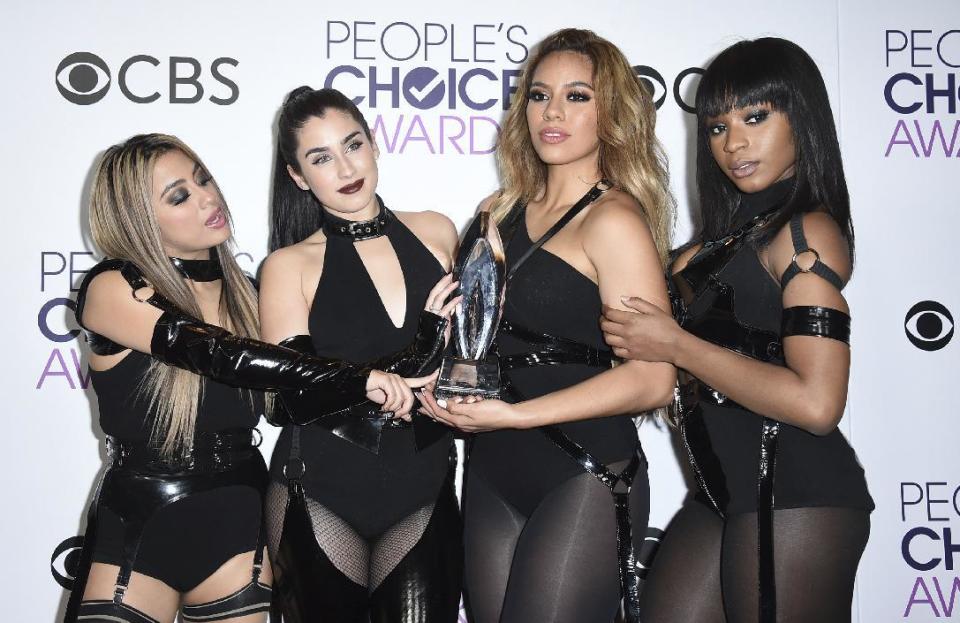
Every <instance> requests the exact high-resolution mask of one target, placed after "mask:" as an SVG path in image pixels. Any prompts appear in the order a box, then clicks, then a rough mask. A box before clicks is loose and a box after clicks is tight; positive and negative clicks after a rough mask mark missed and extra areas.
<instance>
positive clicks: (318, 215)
mask: <svg viewBox="0 0 960 623" xmlns="http://www.w3.org/2000/svg"><path fill="white" fill-rule="evenodd" d="M327 109H333V110H339V111H340V112H344V113H347V114H348V115H350V117H352V118H353V120H354V121H356V122H357V123H358V124H360V127H361V128H362V129H363V133H364V134H365V135H366V137H367V140H373V139H372V136H371V133H370V126H369V125H367V120H366V119H365V118H364V116H363V113H361V112H360V109H359V108H357V105H356V104H354V103H353V101H352V100H351V99H350V98H349V97H347V96H346V95H344V94H343V93H341V92H340V91H338V90H336V89H312V88H311V87H307V86H303V87H297V88H296V89H294V90H293V91H290V93H288V94H287V97H286V98H285V99H284V101H283V107H282V108H281V109H280V116H279V118H278V120H277V154H276V159H275V163H274V169H273V201H272V202H271V206H270V238H269V240H270V242H269V247H270V252H271V253H272V252H274V251H276V250H277V249H281V248H283V247H288V246H290V245H292V244H296V243H298V242H301V241H303V240H305V239H306V238H307V237H309V236H310V235H311V234H313V232H315V231H317V230H318V229H320V225H321V224H322V223H323V206H322V205H321V204H320V202H319V201H318V200H317V198H316V196H314V194H313V193H312V192H310V191H309V190H302V189H301V188H300V187H299V186H297V185H296V183H294V181H293V179H291V178H290V173H289V172H288V171H287V165H290V166H291V167H292V168H293V170H294V171H296V172H297V173H300V164H299V163H298V162H297V146H298V144H299V138H298V136H297V131H298V130H299V129H300V128H302V127H303V126H304V125H305V124H306V123H307V121H309V120H310V118H312V117H321V118H322V117H323V116H324V115H325V114H326V112H327Z"/></svg>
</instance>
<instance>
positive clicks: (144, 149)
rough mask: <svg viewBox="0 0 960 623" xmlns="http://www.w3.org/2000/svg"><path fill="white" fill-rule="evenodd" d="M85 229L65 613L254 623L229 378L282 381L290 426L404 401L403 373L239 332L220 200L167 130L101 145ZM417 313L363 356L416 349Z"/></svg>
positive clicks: (423, 344)
mask: <svg viewBox="0 0 960 623" xmlns="http://www.w3.org/2000/svg"><path fill="white" fill-rule="evenodd" d="M90 230H91V233H92V235H93V240H94V242H95V244H96V245H97V248H98V250H99V251H100V252H102V253H103V254H105V255H106V257H107V258H110V259H106V260H104V261H102V262H100V263H99V264H97V265H96V266H95V267H94V268H92V269H91V270H90V271H89V272H88V273H87V275H86V277H85V278H84V281H83V283H82V284H81V286H80V290H79V292H78V294H77V310H76V315H77V319H78V321H79V322H80V324H81V326H82V327H83V328H84V330H85V332H86V335H87V340H88V342H89V344H90V348H91V350H92V354H91V356H90V366H91V368H92V370H91V372H90V376H91V381H92V383H93V387H94V390H95V391H96V393H97V397H98V402H99V410H100V425H101V428H102V429H103V431H104V432H105V433H106V434H107V436H108V437H107V447H108V450H109V453H110V457H111V461H110V466H109V467H108V469H107V470H106V472H105V474H104V476H103V479H102V481H101V483H100V486H99V488H98V493H97V496H96V499H95V501H94V503H93V504H92V506H91V510H90V514H89V518H88V522H87V535H86V537H85V541H84V547H83V550H82V553H81V560H80V570H79V572H78V573H77V581H76V585H75V587H74V589H73V594H72V595H71V598H70V602H69V604H68V607H67V611H66V616H65V619H64V620H65V621H66V623H74V622H75V621H89V622H96V623H106V622H114V623H117V622H120V623H157V622H164V623H170V622H172V621H173V620H174V618H175V617H176V616H177V614H178V613H179V614H180V616H181V617H182V620H184V621H231V622H234V623H257V622H262V621H265V620H266V612H267V610H268V609H269V607H270V602H271V589H270V584H271V571H270V566H269V564H268V562H267V560H266V559H265V558H264V545H265V534H264V532H263V529H262V525H263V520H262V517H261V514H262V508H263V496H264V493H265V490H266V485H267V470H266V466H265V465H264V463H263V458H262V457H261V456H260V453H259V451H258V450H257V449H256V447H255V446H254V444H253V438H254V436H253V435H252V430H253V427H254V426H255V425H256V424H257V421H258V420H259V416H260V413H261V412H262V410H263V398H262V394H260V393H259V392H252V391H247V390H241V389H237V388H238V387H243V388H252V389H261V390H290V391H288V392H285V393H286V395H287V397H288V398H289V399H290V403H291V406H292V407H299V408H300V409H301V410H302V413H301V412H299V411H298V410H296V409H294V411H295V412H297V418H298V420H300V421H305V420H310V419H316V418H320V419H322V418H323V417H327V416H328V415H330V414H335V413H338V412H340V411H341V410H343V409H345V408H348V407H350V406H351V405H354V404H358V403H362V402H365V401H366V394H367V392H370V393H371V395H374V396H375V397H380V398H381V400H382V401H383V402H384V405H383V407H382V408H385V409H389V410H404V409H406V410H409V409H410V408H411V406H412V404H413V396H412V394H411V391H410V389H409V387H407V383H406V382H405V381H409V379H402V378H400V377H399V376H397V375H396V374H393V373H387V372H380V371H377V370H372V369H370V368H367V367H364V366H357V365H351V364H345V363H343V362H342V361H339V360H330V359H321V358H318V357H315V356H309V355H303V354H301V353H298V352H297V351H294V350H291V349H287V348H281V347H279V346H275V345H273V344H267V343H264V342H260V341H258V340H256V339H255V338H256V337H257V336H258V334H259V329H258V322H257V314H256V292H255V291H254V287H253V284H252V283H251V281H250V280H249V279H248V278H247V277H246V276H245V275H244V274H243V273H242V272H241V270H240V268H239V267H238V266H237V263H236V261H235V260H234V257H233V240H232V237H231V226H230V213H229V211H228V209H227V206H226V203H225V202H224V200H223V197H222V196H221V194H220V190H219V188H218V187H217V185H216V183H215V182H214V181H213V177H212V176H211V175H210V174H209V173H208V172H207V169H206V167H205V166H204V165H203V163H202V162H201V161H200V158H199V157H198V156H197V155H196V154H195V153H194V152H193V151H192V150H190V148H189V147H187V146H186V145H185V144H184V143H183V142H181V141H180V140H178V139H177V138H175V137H173V136H166V135H162V134H147V135H140V136H134V137H133V138H131V139H129V140H128V141H126V142H124V143H122V144H120V145H115V146H113V147H110V148H109V149H107V151H106V152H105V153H104V155H103V157H102V158H101V159H100V161H99V163H98V165H97V169H96V173H95V176H94V182H93V189H92V192H91V197H90ZM424 326H425V327H427V328H432V329H433V330H432V333H431V334H430V335H427V334H425V333H424V334H421V335H420V336H419V344H418V346H419V349H415V348H411V349H408V350H407V351H406V352H405V353H404V354H403V356H402V357H400V358H398V359H396V360H394V361H382V362H378V365H379V366H381V368H382V369H385V370H391V371H395V370H394V368H396V369H400V368H404V369H405V368H406V367H410V366H409V365H408V364H409V361H408V360H417V361H425V360H426V359H427V357H428V356H429V355H430V354H431V353H432V351H433V350H435V349H436V348H439V346H438V345H439V344H442V342H443V332H442V330H441V329H442V323H435V324H434V325H433V326H432V327H431V326H430V325H428V324H425V325H424ZM228 330H229V331H230V332H228ZM231 332H232V333H231ZM421 382H425V381H421ZM413 384H414V385H416V383H413ZM300 390H304V391H300Z"/></svg>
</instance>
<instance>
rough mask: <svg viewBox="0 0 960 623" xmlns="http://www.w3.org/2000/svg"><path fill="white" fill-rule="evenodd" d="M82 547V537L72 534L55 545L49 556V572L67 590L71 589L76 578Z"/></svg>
mask: <svg viewBox="0 0 960 623" xmlns="http://www.w3.org/2000/svg"><path fill="white" fill-rule="evenodd" d="M82 548H83V537H82V536H72V537H69V538H67V539H64V540H63V542H62V543H60V544H59V545H57V547H56V548H54V550H53V554H52V555H51V556H50V573H51V574H52V575H53V579H54V580H55V581H56V583H57V584H59V585H60V586H62V587H63V588H65V589H67V590H68V591H69V590H73V585H74V583H75V582H76V580H77V573H78V572H79V570H80V551H81V549H82Z"/></svg>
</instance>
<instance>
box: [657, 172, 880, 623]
mask: <svg viewBox="0 0 960 623" xmlns="http://www.w3.org/2000/svg"><path fill="white" fill-rule="evenodd" d="M792 186H793V180H792V179H788V180H785V181H783V182H779V183H778V184H775V185H773V186H771V187H769V188H767V189H765V190H763V191H760V192H758V193H755V194H752V195H742V196H741V201H740V206H739V208H738V211H737V213H736V215H735V219H734V221H735V222H734V225H733V228H732V230H731V232H730V233H729V234H728V235H727V236H724V237H722V238H720V239H718V240H716V241H707V242H705V243H704V244H703V246H702V248H701V249H700V250H699V251H698V252H697V253H695V254H694V256H693V257H692V258H691V259H690V261H689V262H688V263H687V265H686V266H685V267H684V268H683V269H682V270H680V271H679V272H677V273H676V274H675V275H673V283H672V286H673V288H672V297H673V304H674V314H675V315H676V317H677V319H678V322H679V323H680V325H681V326H682V327H683V328H684V329H685V330H686V331H688V332H690V333H692V334H694V335H696V336H698V337H700V338H702V339H704V340H706V341H708V342H712V343H714V344H717V345H719V346H722V347H724V348H728V349H730V350H733V351H735V352H738V353H740V354H741V355H745V356H748V357H751V358H754V359H758V360H760V361H764V362H767V363H770V364H773V365H778V366H783V365H786V364H785V361H784V357H783V346H782V343H783V339H784V338H785V337H789V336H792V335H807V336H816V337H817V339H836V340H841V341H844V342H846V341H848V339H849V322H850V318H849V316H847V315H846V314H844V313H843V312H840V311H838V310H833V309H828V308H823V307H793V308H789V309H787V310H784V309H783V307H782V298H783V294H782V292H783V288H785V287H786V284H787V283H788V282H789V281H790V280H791V279H792V278H794V277H795V276H796V275H797V274H799V273H800V272H805V271H801V270H800V269H799V265H797V264H796V263H795V262H794V263H793V265H792V266H793V267H792V268H789V269H788V270H787V271H786V272H785V273H784V276H783V278H782V280H781V283H779V284H778V283H777V282H776V280H775V279H774V278H773V277H772V276H770V274H769V273H768V272H767V270H766V269H765V268H764V266H763V264H762V263H761V261H760V258H759V256H758V255H757V249H756V247H755V246H754V245H753V244H752V243H751V238H750V235H751V233H754V232H756V231H757V230H758V228H760V227H762V226H763V225H764V224H765V223H767V222H769V220H770V219H771V218H773V216H774V215H775V214H776V213H777V211H778V210H779V209H780V208H781V207H782V206H783V205H784V204H785V203H786V201H787V198H788V195H789V194H790V192H791V190H792ZM790 228H791V233H792V237H793V243H794V247H795V250H796V251H797V254H798V255H801V254H804V253H809V251H808V246H807V242H806V237H805V235H804V233H803V219H802V215H798V216H795V217H794V218H793V219H792V220H791V221H790ZM810 272H813V273H814V274H816V275H818V276H819V278H822V279H825V280H826V281H828V282H829V283H831V284H833V285H834V286H835V287H837V288H838V289H839V288H842V286H843V282H842V280H841V279H840V278H839V277H838V276H837V275H836V274H835V273H834V272H833V271H832V270H831V269H830V268H829V267H828V266H826V265H825V264H823V263H822V262H820V260H819V256H817V262H816V264H815V265H814V267H813V269H812V270H811V271H810ZM680 381H681V390H680V405H679V406H680V409H679V413H678V420H679V422H678V423H679V428H680V432H681V437H682V441H683V443H684V445H685V447H686V449H687V451H688V454H689V458H690V462H691V465H692V467H693V471H694V474H695V476H696V478H697V480H698V483H699V485H700V487H699V491H698V492H697V493H696V499H697V501H696V502H688V503H687V504H686V505H684V507H683V509H681V511H680V512H679V513H678V515H677V517H676V518H675V519H674V521H673V522H672V523H671V527H670V530H668V532H667V537H666V539H665V541H664V543H663V545H662V546H661V548H660V551H659V552H658V554H657V558H656V560H655V562H654V566H653V571H652V573H651V575H650V577H649V580H648V582H647V586H646V587H645V589H644V591H645V594H644V604H643V605H644V608H643V615H644V616H645V618H646V619H649V620H656V621H665V622H667V623H672V622H674V621H675V622H678V623H679V622H680V621H690V620H697V621H722V620H724V619H723V613H724V612H725V613H726V621H728V623H740V622H749V623H755V622H756V621H761V622H762V623H772V622H774V621H779V622H786V621H797V622H802V621H824V622H826V621H846V620H849V616H850V598H851V593H852V589H853V581H854V577H855V574H856V568H857V564H858V561H859V558H860V555H861V554H862V552H863V548H864V546H865V544H866V539H867V534H868V532H869V519H868V513H869V511H871V510H872V509H873V501H872V499H871V498H870V495H869V493H868V492H867V487H866V481H865V478H864V473H863V469H862V468H861V467H860V464H859V463H858V461H857V458H856V456H855V454H854V452H853V450H852V449H851V447H850V445H849V444H848V443H847V441H846V439H845V438H844V437H843V435H842V434H841V433H840V431H839V430H833V431H832V432H830V433H829V434H827V435H824V436H818V435H814V434H812V433H809V432H807V431H805V430H803V429H800V428H798V427H795V426H791V425H789V424H785V423H782V422H777V421H775V420H771V419H768V418H765V417H764V416H762V415H760V414H757V413H754V412H752V411H750V410H749V409H746V408H745V407H743V406H741V405H738V404H737V403H735V402H734V401H732V400H730V399H729V398H727V397H726V396H724V395H723V394H722V393H720V392H718V391H716V390H714V389H713V388H711V387H709V386H707V385H706V384H704V383H702V382H701V381H699V380H698V379H696V378H695V377H692V376H690V375H688V374H686V373H684V372H682V371H681V375H680ZM705 507H706V508H710V509H711V510H712V511H713V513H711V512H710V511H708V510H706V508H705ZM721 578H722V581H721ZM721 584H722V592H721V588H720V587H721ZM681 591H682V594H681ZM810 594H817V595H818V598H817V599H816V600H811V599H809V595H810ZM691 595H692V596H694V598H691Z"/></svg>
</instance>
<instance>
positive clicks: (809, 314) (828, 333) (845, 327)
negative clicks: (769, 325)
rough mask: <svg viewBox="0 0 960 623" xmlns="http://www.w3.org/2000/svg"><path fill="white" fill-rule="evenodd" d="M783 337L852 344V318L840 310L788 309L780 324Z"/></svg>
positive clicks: (812, 307) (824, 308)
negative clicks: (818, 338)
mask: <svg viewBox="0 0 960 623" xmlns="http://www.w3.org/2000/svg"><path fill="white" fill-rule="evenodd" d="M780 335H781V337H790V336H791V335H810V336H814V337H828V338H830V339H834V340H839V341H841V342H843V343H845V344H849V343H850V316H849V315H848V314H845V313H843V312H842V311H840V310H839V309H832V308H830V307H819V306H804V307H788V308H787V309H785V310H783V316H782V320H781V322H780Z"/></svg>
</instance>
